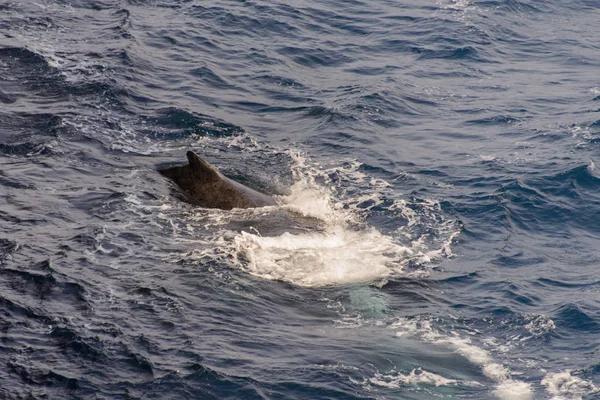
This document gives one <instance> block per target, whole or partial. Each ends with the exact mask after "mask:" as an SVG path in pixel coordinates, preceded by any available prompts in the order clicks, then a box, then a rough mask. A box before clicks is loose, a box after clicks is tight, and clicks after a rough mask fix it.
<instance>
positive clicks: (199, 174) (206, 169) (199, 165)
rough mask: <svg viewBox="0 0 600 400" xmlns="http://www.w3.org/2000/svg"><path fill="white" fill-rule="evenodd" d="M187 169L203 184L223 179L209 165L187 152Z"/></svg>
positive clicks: (192, 153) (194, 154)
mask: <svg viewBox="0 0 600 400" xmlns="http://www.w3.org/2000/svg"><path fill="white" fill-rule="evenodd" d="M187 159H188V161H189V163H190V164H189V168H190V170H191V171H192V173H193V174H194V176H195V177H196V178H197V179H200V180H201V181H204V182H213V181H218V180H222V179H223V178H222V177H221V175H220V174H219V172H217V170H216V169H214V168H213V167H212V165H210V164H209V163H207V162H206V161H204V160H203V159H201V158H200V157H198V155H197V154H196V153H194V152H193V151H188V152H187Z"/></svg>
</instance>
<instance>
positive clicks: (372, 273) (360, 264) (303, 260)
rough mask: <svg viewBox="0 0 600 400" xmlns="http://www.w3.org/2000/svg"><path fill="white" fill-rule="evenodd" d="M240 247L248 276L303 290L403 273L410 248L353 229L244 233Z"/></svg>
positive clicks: (374, 234) (238, 248)
mask: <svg viewBox="0 0 600 400" xmlns="http://www.w3.org/2000/svg"><path fill="white" fill-rule="evenodd" d="M235 243H236V249H237V250H238V252H240V253H241V254H242V255H243V256H244V257H245V258H246V259H247V261H248V262H247V265H246V266H245V267H244V269H245V270H246V271H248V272H249V273H251V274H253V275H256V276H259V277H261V278H265V279H274V280H282V281H288V282H292V283H295V284H298V285H302V286H323V285H332V284H333V285H335V284H347V283H358V282H371V281H374V280H378V279H384V278H386V277H388V276H389V275H390V274H392V273H393V272H400V271H401V269H402V264H401V261H402V257H403V256H404V255H405V254H410V249H408V248H405V247H402V246H399V245H397V244H396V243H394V242H393V240H392V239H391V238H389V237H386V236H384V235H382V234H381V233H379V232H377V231H376V230H375V229H368V230H361V231H352V230H349V229H345V228H344V227H341V226H337V227H333V228H331V230H329V231H327V232H311V233H306V234H299V235H292V234H290V233H287V232H286V233H284V234H282V235H281V236H278V237H261V236H259V235H257V234H252V233H247V232H242V233H241V234H240V235H239V236H237V237H236V238H235Z"/></svg>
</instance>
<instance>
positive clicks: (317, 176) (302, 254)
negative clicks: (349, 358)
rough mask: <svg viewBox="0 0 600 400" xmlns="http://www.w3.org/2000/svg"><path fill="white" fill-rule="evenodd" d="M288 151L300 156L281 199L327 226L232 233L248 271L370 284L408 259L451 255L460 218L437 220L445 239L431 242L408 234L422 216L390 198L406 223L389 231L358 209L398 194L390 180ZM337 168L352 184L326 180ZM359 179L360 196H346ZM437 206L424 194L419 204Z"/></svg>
mask: <svg viewBox="0 0 600 400" xmlns="http://www.w3.org/2000/svg"><path fill="white" fill-rule="evenodd" d="M290 156H291V158H292V160H293V161H294V164H293V165H292V173H293V175H294V179H295V183H294V185H293V186H292V187H291V190H290V193H289V194H288V195H287V196H281V197H279V198H278V200H279V202H280V203H281V204H282V208H284V209H286V210H289V211H292V212H293V213H296V214H299V215H302V216H304V217H310V218H315V219H318V220H319V221H321V227H320V229H319V230H313V231H308V232H305V233H299V234H292V233H289V232H286V233H283V234H281V235H279V236H270V237H263V236H261V233H260V232H247V231H244V232H240V233H239V234H237V235H236V236H235V238H234V247H235V253H236V254H237V255H238V256H239V257H238V258H237V260H238V261H239V263H238V264H239V265H240V267H241V268H242V269H244V270H245V271H247V272H249V273H250V274H252V275H255V276H258V277H261V278H264V279H272V280H281V281H287V282H291V283H294V284H297V285H302V286H324V285H340V284H350V283H363V282H369V283H372V282H377V281H381V280H384V279H386V278H388V277H390V276H397V275H401V274H403V273H404V267H405V265H406V264H407V263H408V262H410V261H413V262H417V263H421V264H425V263H429V262H431V261H432V260H436V259H439V258H440V257H443V256H448V255H450V254H451V251H450V247H449V246H450V243H451V241H452V240H453V239H454V237H455V235H457V234H458V232H459V229H458V227H457V226H456V224H455V222H454V221H451V222H449V221H445V220H438V221H434V223H436V224H438V226H436V229H438V231H439V232H442V234H441V235H440V236H442V237H443V238H444V239H443V240H442V241H441V243H438V244H436V246H439V247H437V248H434V249H430V248H429V247H428V244H429V243H428V240H427V238H425V237H423V235H420V236H418V237H414V236H411V235H410V233H409V232H410V230H411V229H413V228H414V227H415V226H416V225H418V224H419V222H420V221H421V218H422V215H420V214H418V213H417V212H415V211H414V210H412V209H410V208H409V207H407V206H406V203H405V202H404V201H402V200H399V199H398V200H393V201H388V202H387V203H388V204H387V209H388V211H389V212H390V213H394V214H395V215H398V219H399V220H400V219H402V220H403V221H406V223H405V224H402V225H401V226H400V228H398V230H396V232H393V233H392V234H383V233H382V232H380V231H379V230H377V229H376V228H374V227H370V226H366V225H365V224H364V223H363V222H362V219H363V217H364V213H365V212H368V210H369V207H362V208H360V207H358V204H364V203H365V201H367V200H368V201H369V204H371V207H374V206H379V205H381V204H383V202H384V199H382V198H381V196H385V195H389V196H393V195H394V194H393V193H392V192H391V189H389V187H390V184H389V183H388V182H386V181H385V180H383V179H374V178H373V177H369V176H368V175H366V174H365V173H363V172H362V171H359V167H360V164H352V163H349V164H348V166H347V167H345V168H340V167H333V168H332V169H329V170H328V169H319V168H315V167H313V166H311V165H310V163H309V162H308V161H307V159H306V157H304V156H302V155H301V154H300V153H297V152H295V153H290ZM333 174H335V175H336V176H337V177H338V178H339V179H340V180H341V181H343V182H345V183H346V184H347V185H348V186H349V187H350V188H349V189H344V188H339V187H335V185H334V183H333V182H331V181H329V180H328V176H330V175H333ZM317 181H319V183H317ZM355 185H356V186H358V188H359V189H360V192H361V196H359V197H360V198H357V197H356V196H355V197H344V196H346V194H347V193H346V192H344V190H354V191H358V190H357V187H356V186H355ZM436 205H437V203H435V202H430V203H428V202H427V201H423V202H422V203H420V204H419V208H420V209H421V211H420V212H421V213H422V214H423V213H424V212H423V211H422V210H425V209H430V208H435V207H436ZM437 211H439V210H437ZM437 211H436V212H437ZM428 232H429V231H428ZM421 272H423V271H421ZM412 273H413V274H415V273H416V274H418V273H419V272H418V271H417V272H414V271H413V272H412Z"/></svg>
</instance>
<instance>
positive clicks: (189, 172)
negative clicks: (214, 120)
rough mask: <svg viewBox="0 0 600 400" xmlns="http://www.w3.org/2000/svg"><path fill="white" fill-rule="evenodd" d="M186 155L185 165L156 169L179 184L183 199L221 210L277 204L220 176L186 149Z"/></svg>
mask: <svg viewBox="0 0 600 400" xmlns="http://www.w3.org/2000/svg"><path fill="white" fill-rule="evenodd" d="M187 158H188V162H189V163H188V165H182V166H178V167H171V168H166V169H162V170H159V172H160V173H161V174H162V175H163V176H165V177H167V178H169V179H171V180H172V181H173V182H175V184H177V186H179V188H180V189H181V190H182V191H183V193H184V194H185V201H187V202H189V203H191V204H194V205H198V206H200V207H205V208H220V209H222V210H231V209H234V208H253V207H266V206H276V205H277V203H276V202H275V200H273V199H272V198H271V197H270V196H267V195H266V194H263V193H260V192H258V191H256V190H254V189H251V188H249V187H247V186H244V185H242V184H241V183H239V182H236V181H233V180H231V179H229V178H227V177H226V176H224V175H222V174H221V173H220V172H219V171H217V170H216V168H214V167H213V166H212V165H210V164H209V163H207V162H206V161H204V160H203V159H201V158H200V157H198V155H197V154H196V153H194V152H193V151H188V152H187Z"/></svg>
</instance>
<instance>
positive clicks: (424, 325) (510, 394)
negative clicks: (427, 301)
mask: <svg viewBox="0 0 600 400" xmlns="http://www.w3.org/2000/svg"><path fill="white" fill-rule="evenodd" d="M391 327H392V328H393V329H395V330H396V336H399V337H401V336H405V335H411V336H415V337H418V338H420V339H421V340H423V341H425V342H428V343H432V344H436V345H441V346H445V347H448V348H451V349H453V350H454V351H455V352H456V353H458V354H460V355H461V356H463V357H465V358H466V359H467V360H469V361H470V362H471V363H473V364H475V365H478V366H480V367H481V371H482V373H483V374H484V375H485V376H487V377H488V378H490V379H491V380H492V381H494V382H495V383H496V387H495V388H494V390H493V394H494V395H495V396H496V397H497V398H499V399H502V400H515V399H516V400H527V399H531V398H532V397H533V388H532V387H531V385H530V384H528V383H526V382H522V381H519V380H516V379H514V378H513V377H512V373H511V371H510V369H508V368H507V367H506V366H504V365H502V364H500V363H497V362H495V361H494V358H493V357H492V355H491V354H490V353H489V352H488V351H487V350H485V349H483V348H481V347H479V346H477V345H476V344H474V343H473V341H472V340H471V338H469V337H464V336H461V334H460V333H458V332H450V333H449V334H447V333H442V332H439V331H437V330H436V329H434V328H433V327H432V323H431V321H429V320H428V319H427V318H411V319H409V318H400V319H399V320H398V321H397V322H396V323H394V324H392V326H391Z"/></svg>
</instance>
